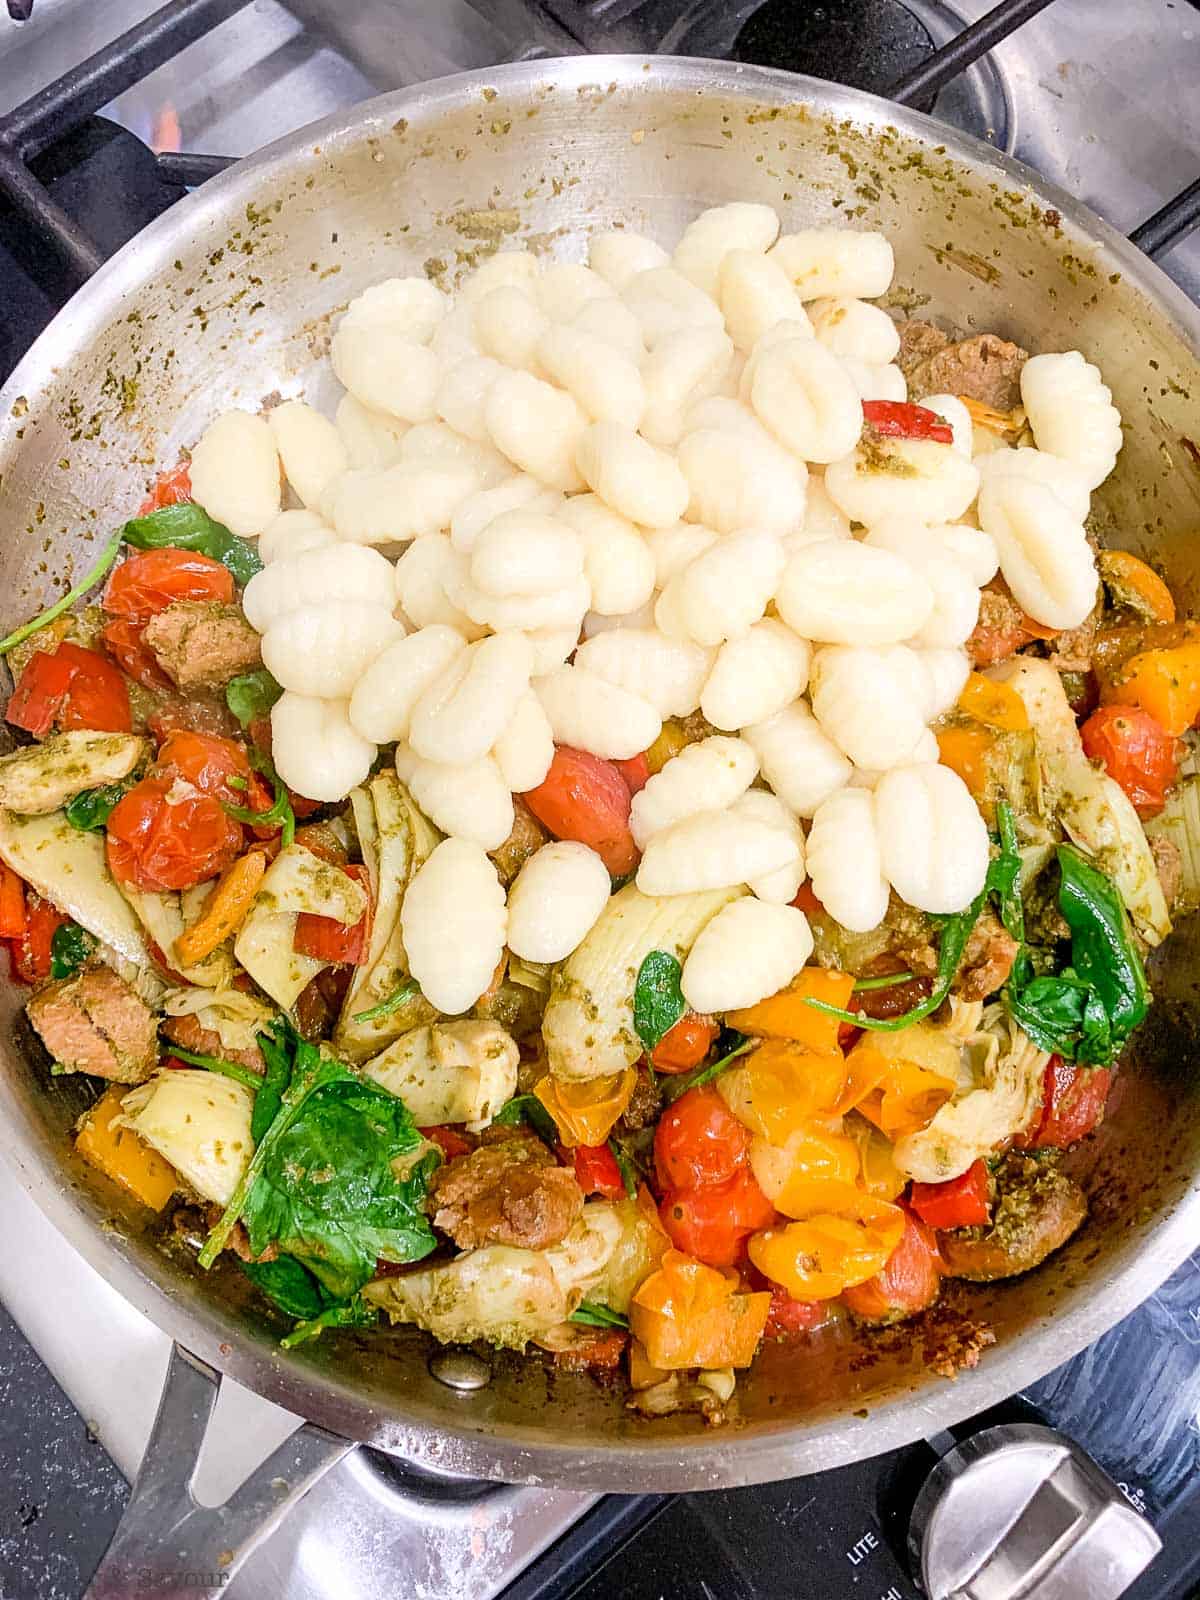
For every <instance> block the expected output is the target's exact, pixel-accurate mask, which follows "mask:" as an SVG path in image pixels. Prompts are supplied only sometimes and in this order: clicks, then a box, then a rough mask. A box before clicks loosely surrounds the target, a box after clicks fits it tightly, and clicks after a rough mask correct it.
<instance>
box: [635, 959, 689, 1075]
mask: <svg viewBox="0 0 1200 1600" xmlns="http://www.w3.org/2000/svg"><path fill="white" fill-rule="evenodd" d="M682 973H683V969H682V968H681V967H680V965H679V963H678V961H676V959H675V957H674V956H672V955H668V954H667V952H666V951H665V950H651V952H650V954H649V955H648V956H647V957H646V959H645V960H644V961H643V962H642V964H641V966H640V967H639V968H638V975H637V982H636V983H635V984H634V986H633V1026H634V1028H635V1030H636V1031H637V1036H638V1038H639V1039H640V1040H641V1041H642V1043H643V1044H644V1045H645V1047H646V1053H647V1055H649V1053H650V1051H652V1050H653V1049H654V1047H655V1045H656V1044H657V1043H658V1041H659V1040H660V1039H661V1038H662V1037H663V1035H664V1034H667V1033H670V1031H671V1029H672V1028H673V1027H674V1026H675V1024H676V1023H677V1022H678V1021H679V1019H680V1017H682V1016H683V1014H684V1013H685V1012H686V1010H687V1001H686V1000H685V999H684V998H683V990H682V989H681V988H680V986H679V983H680V978H681V977H682Z"/></svg>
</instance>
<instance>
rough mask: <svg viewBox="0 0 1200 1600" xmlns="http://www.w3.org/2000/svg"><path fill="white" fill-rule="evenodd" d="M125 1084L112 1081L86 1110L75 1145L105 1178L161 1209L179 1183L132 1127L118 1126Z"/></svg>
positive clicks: (136, 1197) (125, 1091)
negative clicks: (109, 1086)
mask: <svg viewBox="0 0 1200 1600" xmlns="http://www.w3.org/2000/svg"><path fill="white" fill-rule="evenodd" d="M128 1093H129V1086H128V1084H117V1083H114V1084H113V1085H112V1087H111V1088H109V1089H107V1090H105V1092H104V1094H102V1095H101V1097H100V1099H99V1100H97V1101H96V1104H95V1105H94V1106H93V1107H92V1109H91V1110H90V1111H89V1112H88V1113H87V1115H86V1117H85V1118H84V1121H83V1125H82V1126H81V1127H80V1129H79V1132H78V1133H77V1134H76V1136H75V1148H76V1150H78V1152H79V1154H80V1155H81V1156H82V1157H83V1158H84V1160H85V1161H88V1162H90V1163H91V1165H92V1166H93V1167H95V1168H96V1169H97V1170H98V1171H99V1172H102V1173H103V1174H104V1176H105V1177H106V1178H110V1179H111V1180H112V1182H113V1183H115V1184H118V1185H119V1186H120V1187H121V1188H122V1189H124V1190H126V1192H127V1193H129V1194H131V1195H133V1197H134V1199H135V1200H140V1201H141V1203H142V1204H143V1205H144V1206H149V1207H150V1209H151V1211H161V1210H162V1208H163V1207H164V1206H165V1205H166V1203H167V1201H168V1200H169V1199H170V1198H171V1196H172V1195H173V1194H174V1193H175V1191H176V1189H177V1188H178V1187H179V1179H178V1177H177V1176H176V1174H175V1168H174V1167H173V1166H171V1165H170V1163H169V1162H167V1161H164V1160H163V1158H162V1156H160V1155H159V1153H158V1151H157V1150H152V1149H151V1148H150V1146H149V1145H148V1144H147V1143H146V1142H145V1140H144V1139H139V1138H138V1136H137V1134H136V1133H134V1131H133V1129H132V1128H122V1127H118V1126H117V1125H116V1124H117V1118H118V1117H119V1116H120V1115H121V1098H122V1096H123V1095H127V1094H128Z"/></svg>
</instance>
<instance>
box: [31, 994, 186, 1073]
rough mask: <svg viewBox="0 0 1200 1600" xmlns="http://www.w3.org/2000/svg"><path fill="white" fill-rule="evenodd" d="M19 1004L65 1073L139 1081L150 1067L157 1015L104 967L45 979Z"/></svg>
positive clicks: (155, 1054)
mask: <svg viewBox="0 0 1200 1600" xmlns="http://www.w3.org/2000/svg"><path fill="white" fill-rule="evenodd" d="M25 1009H26V1011H27V1012H28V1015H29V1020H30V1022H31V1023H32V1024H33V1026H34V1027H35V1028H36V1029H37V1031H38V1033H39V1034H41V1036H42V1042H43V1043H44V1044H45V1046H46V1049H47V1050H49V1052H50V1054H51V1055H52V1056H53V1057H54V1059H55V1061H57V1062H58V1064H59V1066H61V1067H64V1068H65V1069H66V1070H67V1071H68V1072H87V1073H91V1074H92V1075H93V1076H94V1077H97V1078H109V1079H111V1080H112V1082H114V1083H143V1082H145V1080H146V1079H147V1078H148V1077H149V1076H150V1074H151V1072H153V1070H154V1066H155V1063H156V1061H157V1059H158V1027H157V1018H156V1017H155V1015H154V1013H153V1012H152V1011H151V1010H150V1007H149V1006H148V1005H146V1004H145V1003H144V1002H143V1001H142V1000H140V999H139V998H138V996H137V995H136V994H135V993H134V992H133V990H132V989H131V988H130V986H129V984H127V983H126V982H125V980H124V979H123V978H119V977H118V976H117V974H116V973H115V972H113V971H112V970H111V969H110V968H109V967H91V968H88V969H87V970H86V971H84V972H80V973H77V974H76V976H75V977H73V978H63V979H62V980H61V981H59V982H58V983H49V984H47V985H46V987H45V988H44V989H39V991H38V992H37V994H35V995H34V997H33V999H32V1000H30V1002H29V1004H28V1005H27V1006H26V1008H25Z"/></svg>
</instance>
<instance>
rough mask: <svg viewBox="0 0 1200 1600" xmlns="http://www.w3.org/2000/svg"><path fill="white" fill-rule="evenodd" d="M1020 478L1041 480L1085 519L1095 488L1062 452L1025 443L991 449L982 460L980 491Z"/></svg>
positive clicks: (1078, 519) (1077, 517)
mask: <svg viewBox="0 0 1200 1600" xmlns="http://www.w3.org/2000/svg"><path fill="white" fill-rule="evenodd" d="M1011 478H1019V479H1021V480H1022V481H1023V482H1026V483H1036V484H1039V485H1040V486H1041V487H1042V488H1044V489H1049V490H1051V491H1052V493H1054V494H1055V495H1057V496H1058V498H1059V499H1060V500H1061V501H1062V503H1063V505H1065V506H1066V508H1067V510H1068V511H1069V512H1070V513H1071V517H1072V519H1073V520H1074V521H1075V522H1085V521H1086V520H1087V515H1088V512H1089V511H1090V510H1091V505H1092V492H1091V490H1090V489H1089V488H1088V485H1087V480H1086V479H1085V477H1084V475H1083V473H1082V472H1081V471H1080V469H1079V468H1078V467H1077V466H1076V465H1075V464H1074V462H1071V461H1066V460H1064V459H1063V457H1062V456H1054V455H1051V454H1050V452H1049V451H1048V450H1033V449H1030V448H1028V447H1027V446H1022V447H1021V448H1020V449H1019V450H1011V449H1009V447H1008V446H1007V445H1002V446H1000V448H999V449H997V450H992V451H990V452H989V453H988V454H987V455H985V456H983V457H981V458H980V461H979V484H980V488H979V492H980V494H981V495H982V494H983V491H984V489H985V488H989V487H990V488H993V489H994V488H995V486H996V484H997V483H998V482H999V481H1000V480H1001V479H1005V480H1007V479H1011Z"/></svg>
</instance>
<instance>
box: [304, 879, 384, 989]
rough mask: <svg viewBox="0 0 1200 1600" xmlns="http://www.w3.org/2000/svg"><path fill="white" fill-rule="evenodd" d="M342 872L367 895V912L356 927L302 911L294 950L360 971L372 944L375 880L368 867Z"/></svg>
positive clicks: (319, 959) (356, 923)
mask: <svg viewBox="0 0 1200 1600" xmlns="http://www.w3.org/2000/svg"><path fill="white" fill-rule="evenodd" d="M342 871H343V872H344V873H346V875H347V877H350V878H353V879H354V881H355V883H359V884H361V885H362V887H363V888H364V889H365V890H366V891H367V909H366V910H365V911H364V912H363V914H362V916H361V917H360V918H359V919H358V921H357V922H355V923H352V924H351V923H346V922H339V921H338V920H337V918H336V917H319V916H317V915H316V914H315V913H314V912H311V911H302V912H301V913H300V915H299V916H298V917H297V918H296V932H295V934H294V935H293V938H292V949H293V950H294V951H295V952H296V954H297V955H301V956H311V957H312V958H313V960H314V961H328V962H330V963H331V965H334V966H348V967H357V966H361V965H362V963H363V961H364V960H365V959H366V954H367V946H368V944H369V942H370V933H371V904H370V894H371V880H370V878H369V876H368V874H367V869H366V867H364V866H353V867H343V868H342Z"/></svg>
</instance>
